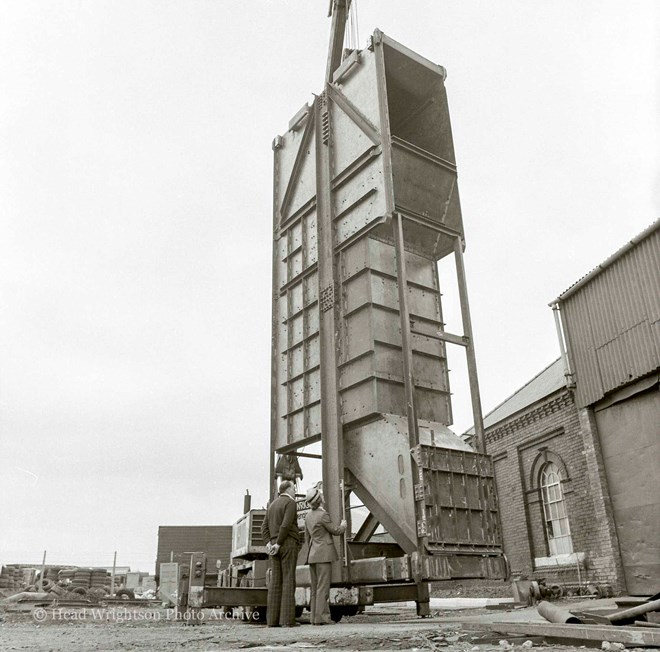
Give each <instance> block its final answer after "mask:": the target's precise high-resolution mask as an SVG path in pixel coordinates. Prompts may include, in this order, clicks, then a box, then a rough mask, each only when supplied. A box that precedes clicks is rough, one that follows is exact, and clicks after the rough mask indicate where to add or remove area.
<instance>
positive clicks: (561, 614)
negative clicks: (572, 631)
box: [536, 601, 582, 625]
mask: <svg viewBox="0 0 660 652" xmlns="http://www.w3.org/2000/svg"><path fill="white" fill-rule="evenodd" d="M536 610H537V611H538V612H539V615H541V616H543V617H544V618H545V619H546V620H547V621H548V622H551V623H564V624H567V625H581V624H582V621H581V620H580V619H579V618H578V617H577V616H574V615H573V614H572V613H571V612H570V611H566V609H562V608H560V607H557V606H556V605H554V604H551V603H550V602H545V601H541V602H539V603H538V605H537V607H536Z"/></svg>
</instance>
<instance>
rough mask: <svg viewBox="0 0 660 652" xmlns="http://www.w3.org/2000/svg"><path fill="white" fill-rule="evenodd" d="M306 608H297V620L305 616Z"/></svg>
mask: <svg viewBox="0 0 660 652" xmlns="http://www.w3.org/2000/svg"><path fill="white" fill-rule="evenodd" d="M303 609H304V607H296V618H300V616H302V615H303Z"/></svg>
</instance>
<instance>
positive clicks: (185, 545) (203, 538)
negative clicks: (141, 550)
mask: <svg viewBox="0 0 660 652" xmlns="http://www.w3.org/2000/svg"><path fill="white" fill-rule="evenodd" d="M231 546H232V526H231V525H161V526H160V527H159V528H158V551H157V553H156V575H157V576H159V575H160V564H161V563H163V562H168V561H170V554H172V557H173V561H177V562H180V561H183V558H184V555H183V553H186V552H205V553H206V560H207V565H206V572H207V574H209V575H215V574H217V570H216V565H215V562H216V560H220V561H221V562H222V566H223V568H226V567H227V565H228V564H229V561H230V557H231Z"/></svg>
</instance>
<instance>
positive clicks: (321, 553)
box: [305, 487, 346, 625]
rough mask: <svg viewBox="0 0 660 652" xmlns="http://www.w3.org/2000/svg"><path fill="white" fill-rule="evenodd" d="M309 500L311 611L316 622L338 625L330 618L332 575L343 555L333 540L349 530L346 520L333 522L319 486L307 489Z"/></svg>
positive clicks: (307, 526) (312, 619) (307, 540)
mask: <svg viewBox="0 0 660 652" xmlns="http://www.w3.org/2000/svg"><path fill="white" fill-rule="evenodd" d="M306 499H307V502H308V504H309V506H310V507H311V511H310V512H309V513H308V514H307V517H306V518H305V541H306V543H307V559H306V563H307V564H309V574H310V576H311V591H310V594H311V595H310V611H311V614H312V618H311V621H312V625H334V622H333V621H332V619H331V618H330V605H329V602H328V599H329V597H330V576H331V570H332V562H333V561H337V560H338V559H339V556H338V555H337V551H336V550H335V544H334V542H333V540H332V537H333V535H334V536H339V535H340V534H343V533H344V532H345V531H346V521H344V520H342V521H341V523H340V524H339V526H336V525H334V524H333V522H332V521H331V520H330V515H329V514H328V512H326V511H325V509H323V494H322V493H321V492H320V491H319V489H318V487H312V488H311V489H309V490H308V491H307V495H306Z"/></svg>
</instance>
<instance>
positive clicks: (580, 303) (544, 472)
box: [466, 220, 660, 595]
mask: <svg viewBox="0 0 660 652" xmlns="http://www.w3.org/2000/svg"><path fill="white" fill-rule="evenodd" d="M552 307H553V309H554V311H555V316H556V318H557V324H558V332H559V333H560V335H561V338H560V343H561V350H562V358H560V359H558V360H556V361H555V362H553V363H552V364H551V365H550V366H549V367H547V368H546V369H544V370H543V371H542V372H541V373H540V374H538V375H537V376H536V377H535V378H533V379H532V380H530V381H529V382H528V383H527V384H526V385H525V386H524V387H522V388H521V389H520V390H518V391H517V392H515V393H514V394H513V395H512V396H511V397H509V398H508V399H507V400H506V401H504V402H503V403H502V404H500V405H499V406H497V407H496V408H495V409H494V410H492V411H491V412H490V413H489V414H487V415H486V417H485V418H484V426H485V436H486V449H487V452H488V453H489V454H490V455H492V456H493V461H494V469H495V481H496V485H497V489H498V495H499V502H500V515H501V524H502V533H503V543H504V550H505V553H506V554H507V558H508V560H509V563H510V566H511V570H512V573H513V574H514V575H523V576H527V577H529V578H531V579H540V578H542V577H543V578H546V580H547V581H548V582H552V583H559V584H560V585H561V584H563V585H565V586H570V585H575V584H577V583H581V584H583V585H584V584H585V583H590V584H596V585H599V584H601V585H602V584H609V585H611V586H612V587H613V588H614V589H615V590H617V591H626V592H628V593H630V594H631V595H651V594H653V593H655V592H657V590H658V586H660V544H659V543H658V542H659V541H660V492H659V491H658V489H657V479H658V470H659V469H660V220H658V221H656V222H655V223H654V224H652V225H651V226H650V227H648V228H647V229H646V230H645V231H644V232H642V233H641V234H639V235H638V236H636V237H635V238H633V239H632V240H631V241H630V242H628V243H626V245H625V246H624V247H622V248H621V249H620V250H619V251H617V252H616V253H615V254H613V255H612V256H610V258H608V259H607V260H606V261H604V262H603V263H601V264H600V265H598V266H597V267H596V268H595V269H594V270H593V271H591V272H590V273H589V274H587V275H586V276H585V277H583V278H582V279H580V280H579V281H578V282H577V283H575V284H574V285H573V286H571V287H570V288H569V289H568V290H566V291H565V292H564V293H563V294H561V295H560V296H559V297H558V298H557V299H556V300H555V301H554V302H553V303H552ZM466 434H467V435H473V434H474V432H473V430H472V431H468V433H466Z"/></svg>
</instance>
